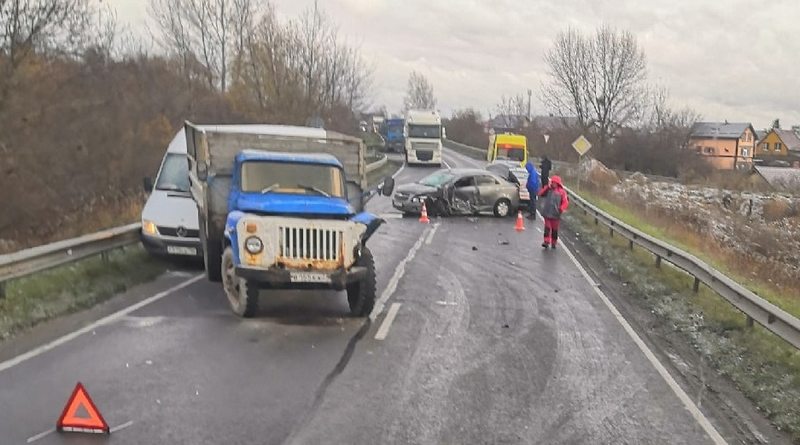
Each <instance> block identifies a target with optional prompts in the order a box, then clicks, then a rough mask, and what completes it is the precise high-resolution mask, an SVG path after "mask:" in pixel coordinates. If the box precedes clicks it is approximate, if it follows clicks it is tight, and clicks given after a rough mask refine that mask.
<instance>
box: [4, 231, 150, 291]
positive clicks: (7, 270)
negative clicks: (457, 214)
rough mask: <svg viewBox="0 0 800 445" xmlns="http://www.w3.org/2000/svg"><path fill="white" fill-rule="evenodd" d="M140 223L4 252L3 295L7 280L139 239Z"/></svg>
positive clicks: (103, 251)
mask: <svg viewBox="0 0 800 445" xmlns="http://www.w3.org/2000/svg"><path fill="white" fill-rule="evenodd" d="M141 228H142V225H141V224H140V223H135V224H129V225H127V226H122V227H115V228H113V229H107V230H102V231H100V232H96V233H91V234H89V235H84V236H80V237H78V238H72V239H68V240H64V241H58V242H55V243H52V244H45V245H42V246H37V247H33V248H30V249H25V250H21V251H19V252H14V253H10V254H6V255H0V297H3V296H5V282H6V281H8V280H12V279H15V278H20V277H24V276H27V275H31V274H34V273H36V272H41V271H44V270H47V269H52V268H54V267H57V266H61V265H64V264H67V263H72V262H75V261H78V260H82V259H84V258H87V257H91V256H95V255H100V254H103V253H106V252H108V251H110V250H113V249H117V248H119V247H123V246H127V245H130V244H135V243H137V242H139V231H140V230H141Z"/></svg>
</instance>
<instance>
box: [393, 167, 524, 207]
mask: <svg viewBox="0 0 800 445" xmlns="http://www.w3.org/2000/svg"><path fill="white" fill-rule="evenodd" d="M423 202H425V205H426V208H427V210H428V213H429V214H430V215H432V216H450V215H477V214H480V213H488V212H491V213H493V214H494V215H495V216H497V217H501V218H502V217H506V216H508V215H510V214H511V213H513V212H514V211H516V210H517V209H518V208H519V188H518V186H517V185H516V184H514V183H512V182H509V181H508V180H506V179H504V178H502V177H500V176H499V175H497V174H495V173H492V172H490V171H487V170H480V169H467V168H454V169H443V170H439V171H437V172H435V173H433V174H431V175H429V176H427V177H425V178H423V179H421V180H419V181H417V182H414V183H411V184H403V185H400V186H398V187H397V190H396V191H395V194H394V198H393V199H392V205H393V206H394V207H395V208H396V209H398V210H400V211H402V212H403V213H415V214H417V213H420V211H421V210H422V203H423Z"/></svg>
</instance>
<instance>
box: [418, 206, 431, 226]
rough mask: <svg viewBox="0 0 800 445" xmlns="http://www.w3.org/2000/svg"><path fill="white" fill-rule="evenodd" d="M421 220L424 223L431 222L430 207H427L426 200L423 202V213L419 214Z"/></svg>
mask: <svg viewBox="0 0 800 445" xmlns="http://www.w3.org/2000/svg"><path fill="white" fill-rule="evenodd" d="M419 222H421V223H422V224H428V223H429V222H431V220H430V219H428V208H427V207H425V202H424V201H423V202H422V214H420V215H419Z"/></svg>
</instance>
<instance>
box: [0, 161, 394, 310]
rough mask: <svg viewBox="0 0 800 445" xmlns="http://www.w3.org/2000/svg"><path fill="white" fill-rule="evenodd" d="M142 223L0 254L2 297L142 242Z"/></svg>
mask: <svg viewBox="0 0 800 445" xmlns="http://www.w3.org/2000/svg"><path fill="white" fill-rule="evenodd" d="M387 161H388V158H387V157H386V155H384V156H383V158H382V159H379V160H377V161H375V162H372V163H370V164H367V168H366V170H367V172H372V171H375V170H377V169H379V168H381V167H383V166H384V165H386V162H387ZM141 229H142V224H141V223H134V224H128V225H127V226H122V227H115V228H113V229H107V230H101V231H100V232H96V233H90V234H88V235H83V236H80V237H77V238H72V239H68V240H64V241H58V242H55V243H51V244H45V245H42V246H37V247H32V248H30V249H25V250H20V251H18V252H14V253H9V254H5V255H0V298H4V297H5V283H6V282H7V281H9V280H13V279H16V278H21V277H25V276H28V275H33V274H35V273H37V272H42V271H45V270H48V269H52V268H55V267H58V266H62V265H64V264H69V263H73V262H76V261H79V260H82V259H85V258H89V257H92V256H96V255H103V254H106V253H107V252H109V251H111V250H114V249H118V248H120V247H124V246H128V245H131V244H136V243H138V242H139V233H140V231H141Z"/></svg>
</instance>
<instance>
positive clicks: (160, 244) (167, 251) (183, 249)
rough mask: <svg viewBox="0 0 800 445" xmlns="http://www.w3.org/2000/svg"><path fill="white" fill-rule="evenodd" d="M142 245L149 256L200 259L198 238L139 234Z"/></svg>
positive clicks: (201, 254)
mask: <svg viewBox="0 0 800 445" xmlns="http://www.w3.org/2000/svg"><path fill="white" fill-rule="evenodd" d="M139 238H140V239H141V241H142V245H143V246H144V248H145V250H147V251H148V252H149V253H150V254H151V255H156V256H165V257H166V256H170V257H183V258H202V257H203V245H202V243H200V238H172V237H161V236H152V235H145V234H144V233H139Z"/></svg>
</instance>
